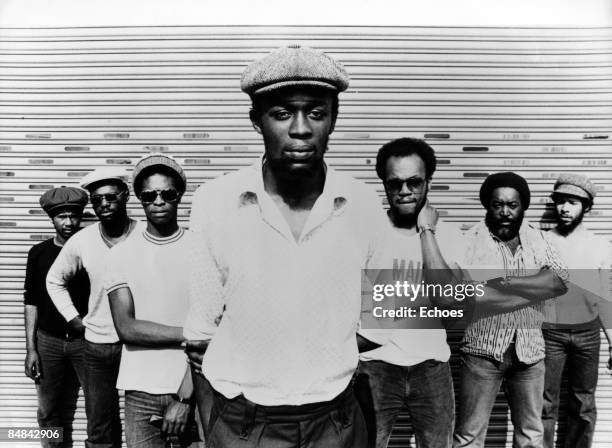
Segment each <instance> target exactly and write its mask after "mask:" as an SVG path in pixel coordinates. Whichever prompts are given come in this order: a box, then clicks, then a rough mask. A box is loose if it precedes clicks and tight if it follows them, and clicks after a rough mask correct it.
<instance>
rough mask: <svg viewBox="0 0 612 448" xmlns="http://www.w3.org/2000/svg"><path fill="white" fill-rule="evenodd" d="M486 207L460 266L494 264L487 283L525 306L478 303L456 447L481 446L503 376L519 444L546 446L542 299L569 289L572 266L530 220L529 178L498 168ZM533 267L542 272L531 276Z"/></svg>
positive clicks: (466, 349) (465, 351)
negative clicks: (498, 273)
mask: <svg viewBox="0 0 612 448" xmlns="http://www.w3.org/2000/svg"><path fill="white" fill-rule="evenodd" d="M480 202H481V203H482V205H483V207H484V208H485V209H486V210H487V213H486V217H485V220H484V222H480V223H478V224H476V225H474V226H473V227H472V228H471V229H470V230H469V231H468V232H467V233H466V235H465V236H464V238H465V243H466V244H467V250H466V252H465V256H464V257H463V259H462V261H461V263H460V264H461V267H462V268H464V267H465V268H470V267H472V268H480V269H483V268H485V269H495V270H497V271H500V270H501V271H502V273H503V276H502V277H501V278H495V279H492V280H491V281H489V282H488V283H487V284H488V285H489V286H493V287H494V288H496V289H497V290H498V291H499V292H500V293H501V295H502V296H503V295H504V294H508V295H512V294H514V295H517V296H520V297H523V298H524V300H525V303H524V305H523V306H519V307H517V306H516V303H514V301H513V300H509V302H508V303H509V305H508V310H506V311H505V312H499V311H496V312H491V310H489V309H483V308H481V307H477V308H476V310H475V311H474V315H473V319H472V322H471V323H470V324H469V325H468V327H467V328H466V331H465V334H464V337H463V340H462V342H461V352H462V366H461V379H460V386H459V412H458V416H457V424H456V428H455V435H454V444H453V446H454V447H455V448H458V447H467V446H469V447H482V446H484V440H485V436H486V430H487V425H488V422H489V416H490V414H491V409H492V407H493V404H494V402H495V398H496V396H497V393H498V392H499V389H500V386H501V384H502V381H505V386H506V387H505V392H506V397H507V399H508V403H509V405H510V414H511V419H512V424H513V426H514V434H513V446H514V447H515V448H519V447H525V448H526V447H539V446H541V445H542V435H543V427H542V420H541V412H542V393H543V389H544V339H543V337H542V329H541V327H542V322H543V318H544V316H543V314H542V308H543V304H542V303H538V302H540V301H542V300H544V299H546V298H551V297H556V296H558V295H560V294H563V293H564V292H565V291H566V290H567V288H566V286H565V282H566V280H567V275H568V273H567V270H566V269H565V267H564V265H563V263H562V262H561V260H560V258H559V255H558V253H557V251H556V250H555V249H554V248H553V247H552V246H551V244H550V243H549V242H548V241H547V240H546V239H545V238H544V236H543V234H542V232H541V231H540V230H538V229H536V228H534V227H532V226H531V225H530V224H529V223H528V222H527V221H526V220H524V212H525V210H527V208H528V207H529V202H530V191H529V186H528V185H527V182H526V181H525V179H523V178H522V177H521V176H519V175H517V174H515V173H512V172H505V173H496V174H492V175H490V176H489V177H487V178H486V179H485V181H484V182H483V184H482V186H481V188H480ZM532 272H536V273H535V274H532Z"/></svg>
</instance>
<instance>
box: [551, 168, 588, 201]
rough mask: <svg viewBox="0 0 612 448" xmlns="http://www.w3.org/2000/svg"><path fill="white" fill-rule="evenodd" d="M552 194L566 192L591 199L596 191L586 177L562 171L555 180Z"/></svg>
mask: <svg viewBox="0 0 612 448" xmlns="http://www.w3.org/2000/svg"><path fill="white" fill-rule="evenodd" d="M553 194H566V195H569V196H576V197H578V198H582V199H588V200H590V201H592V200H593V198H594V197H595V195H596V194H597V192H596V191H595V186H594V185H593V184H592V183H591V181H590V179H589V178H588V177H586V176H583V175H582V174H571V173H562V174H561V175H559V178H558V179H557V182H555V187H554V189H553Z"/></svg>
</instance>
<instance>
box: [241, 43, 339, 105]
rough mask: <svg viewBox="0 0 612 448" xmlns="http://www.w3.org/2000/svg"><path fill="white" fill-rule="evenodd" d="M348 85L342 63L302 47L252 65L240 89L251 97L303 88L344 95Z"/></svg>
mask: <svg viewBox="0 0 612 448" xmlns="http://www.w3.org/2000/svg"><path fill="white" fill-rule="evenodd" d="M348 84H349V76H348V74H347V73H346V70H344V67H343V66H342V64H341V63H340V62H338V61H336V60H335V59H333V58H331V57H329V56H328V55H326V54H325V53H323V52H321V51H318V50H314V49H312V48H309V47H302V46H300V45H290V46H288V47H282V48H279V49H277V50H274V51H273V52H272V53H270V54H268V55H267V56H264V57H263V58H261V59H258V60H256V61H254V62H252V63H251V64H250V65H249V66H248V67H247V68H246V69H245V70H244V72H243V73H242V78H241V80H240V88H241V89H242V91H243V92H246V93H248V94H249V95H250V96H253V95H258V94H260V93H265V92H270V91H273V90H276V89H279V88H281V87H286V86H301V85H304V86H319V87H323V88H326V89H330V90H333V91H336V92H343V91H344V90H346V88H347V87H348Z"/></svg>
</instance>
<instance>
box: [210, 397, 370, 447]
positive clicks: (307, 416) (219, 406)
mask: <svg viewBox="0 0 612 448" xmlns="http://www.w3.org/2000/svg"><path fill="white" fill-rule="evenodd" d="M366 446H367V433H366V428H365V422H364V421H363V415H362V414H361V410H360V409H359V405H358V404H357V401H356V400H355V397H354V395H353V390H352V388H348V389H346V390H345V391H344V392H342V393H341V394H340V395H338V397H336V398H334V399H333V400H331V401H326V402H321V403H312V404H305V405H301V406H260V405H257V404H255V403H253V402H251V401H249V400H247V399H246V398H244V396H242V395H240V396H238V397H236V398H233V399H231V400H229V399H227V398H225V397H224V396H223V395H221V394H219V393H217V392H215V399H214V404H213V409H212V415H211V419H210V425H209V439H208V440H207V441H206V447H207V448H234V447H236V448H238V447H239V448H255V447H258V448H296V447H299V448H322V447H325V448H366Z"/></svg>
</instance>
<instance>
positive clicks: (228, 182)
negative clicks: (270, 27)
mask: <svg viewBox="0 0 612 448" xmlns="http://www.w3.org/2000/svg"><path fill="white" fill-rule="evenodd" d="M241 84H242V90H243V91H244V92H246V93H247V94H249V96H250V98H251V101H252V109H251V112H250V118H251V122H252V124H253V127H254V129H255V131H256V132H257V133H259V134H261V135H262V137H263V142H264V146H265V153H264V157H263V159H262V160H261V161H259V162H258V163H257V164H255V165H254V166H252V167H250V168H247V169H243V170H241V171H238V172H236V173H232V174H228V175H226V176H223V177H221V178H219V179H215V180H214V181H211V182H209V183H207V184H205V185H204V186H202V187H200V188H199V189H198V191H197V192H196V194H195V197H194V200H193V208H192V215H191V229H192V230H193V231H194V233H195V237H196V241H197V242H196V243H195V244H193V247H194V249H195V250H194V254H193V263H194V269H193V270H192V279H191V282H190V289H191V291H190V298H191V309H190V312H189V315H188V318H187V323H186V325H185V337H186V338H188V339H191V340H193V339H196V340H203V341H204V344H206V343H207V342H208V341H210V344H209V345H208V348H207V350H206V353H205V354H204V359H203V362H202V371H203V374H204V376H205V377H206V378H207V379H208V380H209V381H210V384H211V385H212V387H213V389H214V405H213V409H212V416H211V417H210V419H208V418H207V416H203V420H204V424H205V426H206V425H207V423H208V430H209V431H210V434H209V439H210V443H211V445H212V446H215V447H266V448H281V447H293V446H301V447H310V448H312V447H330V448H333V447H346V448H349V447H350V448H360V447H365V445H366V443H367V435H366V429H365V424H364V421H363V416H362V414H361V411H360V409H359V406H358V404H357V402H356V400H355V397H354V394H353V391H352V390H351V386H350V383H351V378H352V376H353V373H354V371H355V368H356V367H357V362H358V348H357V342H356V330H357V325H358V321H359V317H360V309H361V304H360V297H361V290H360V289H361V269H362V268H364V267H367V265H368V261H369V260H370V258H371V257H372V256H374V254H375V252H376V250H377V248H378V247H379V245H380V243H379V240H380V238H381V237H382V235H383V234H384V230H385V229H386V227H385V226H386V222H385V218H384V215H383V210H382V206H381V202H380V200H379V199H378V198H377V197H376V195H375V193H374V191H372V190H370V189H369V188H367V187H366V186H365V185H364V184H362V183H360V182H358V181H356V180H354V179H352V178H351V177H349V176H347V175H345V174H343V173H340V172H338V171H335V170H334V169H332V168H331V167H329V166H328V165H327V164H326V163H325V160H324V156H325V152H326V151H327V144H328V140H329V135H330V134H331V133H332V132H333V130H334V126H335V123H336V115H337V113H338V93H339V92H342V91H343V90H345V89H346V88H347V86H348V76H347V74H346V72H345V71H344V68H343V67H342V65H341V64H340V63H339V62H337V61H335V60H334V59H332V58H331V57H329V56H327V55H325V54H323V53H321V52H319V51H316V50H313V49H310V48H305V47H300V46H291V47H285V48H281V49H278V50H276V51H274V52H272V53H271V54H269V55H267V56H266V57H264V58H262V59H260V60H257V61H255V62H253V63H252V64H251V65H249V66H248V67H247V68H246V70H245V71H244V73H243V75H242V83H241ZM192 345H193V344H192ZM188 347H189V345H188Z"/></svg>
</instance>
